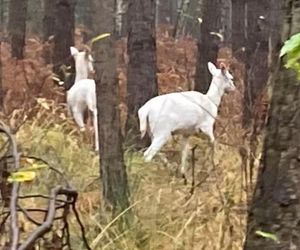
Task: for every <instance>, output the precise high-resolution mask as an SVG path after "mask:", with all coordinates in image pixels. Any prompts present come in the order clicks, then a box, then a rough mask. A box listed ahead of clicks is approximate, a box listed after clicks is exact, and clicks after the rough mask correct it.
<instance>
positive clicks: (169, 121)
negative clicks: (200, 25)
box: [138, 62, 235, 178]
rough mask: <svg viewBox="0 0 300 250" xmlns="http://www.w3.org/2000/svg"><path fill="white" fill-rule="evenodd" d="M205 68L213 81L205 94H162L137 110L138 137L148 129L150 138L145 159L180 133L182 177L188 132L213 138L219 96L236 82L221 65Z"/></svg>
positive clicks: (152, 155)
mask: <svg viewBox="0 0 300 250" xmlns="http://www.w3.org/2000/svg"><path fill="white" fill-rule="evenodd" d="M208 69H209V72H210V73H211V74H212V81H211V84H210V87H209V90H208V92H207V94H202V93H200V92H197V91H185V92H176V93H169V94H164V95H160V96H156V97H154V98H152V99H150V100H149V101H148V102H146V103H145V104H144V105H143V106H142V107H141V108H140V109H139V110H138V116H139V121H140V131H141V137H142V138H143V137H144V136H145V134H146V132H147V133H148V134H149V135H150V137H151V141H152V143H151V145H150V147H149V148H148V149H147V150H146V151H145V152H144V159H145V161H146V162H149V161H151V160H152V158H153V157H154V156H155V154H156V153H157V152H158V151H159V150H160V149H161V147H162V146H163V145H164V144H165V143H166V142H167V141H168V139H169V138H170V137H171V136H172V135H173V134H177V133H179V134H182V135H183V137H184V140H183V147H182V155H181V169H180V170H181V174H182V176H183V177H184V178H185V167H186V158H187V153H188V149H189V141H188V139H189V136H191V135H193V134H196V133H198V132H200V131H202V132H203V133H204V134H206V135H207V136H208V137H209V138H210V141H211V142H212V143H213V142H214V140H215V137H214V133H213V127H214V123H215V120H216V117H217V114H218V107H219V104H220V102H221V98H222V96H223V94H224V92H229V91H233V90H235V86H234V84H233V80H232V79H233V77H232V75H231V74H230V73H229V72H228V71H227V70H226V69H225V67H224V66H222V68H221V69H217V68H216V66H215V65H214V64H213V63H211V62H209V63H208Z"/></svg>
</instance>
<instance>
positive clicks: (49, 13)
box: [43, 0, 56, 41]
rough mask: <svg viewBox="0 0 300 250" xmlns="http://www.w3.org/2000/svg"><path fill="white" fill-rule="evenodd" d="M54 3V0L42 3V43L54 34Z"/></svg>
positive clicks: (46, 0)
mask: <svg viewBox="0 0 300 250" xmlns="http://www.w3.org/2000/svg"><path fill="white" fill-rule="evenodd" d="M55 2H56V0H45V1H44V18H43V37H44V41H47V40H48V38H49V37H50V36H52V35H54V34H55V6H56V5H55Z"/></svg>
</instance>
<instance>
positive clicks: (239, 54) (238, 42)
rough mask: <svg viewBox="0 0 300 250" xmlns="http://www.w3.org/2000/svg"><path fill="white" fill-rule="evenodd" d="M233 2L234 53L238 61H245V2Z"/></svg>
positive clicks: (239, 0)
mask: <svg viewBox="0 0 300 250" xmlns="http://www.w3.org/2000/svg"><path fill="white" fill-rule="evenodd" d="M231 2H232V18H231V20H232V42H231V45H232V52H233V56H235V57H236V58H237V59H238V60H240V61H242V62H244V61H245V53H244V48H245V46H246V44H245V43H246V37H245V35H246V31H245V28H246V27H245V17H246V16H245V0H231Z"/></svg>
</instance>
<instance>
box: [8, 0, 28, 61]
mask: <svg viewBox="0 0 300 250" xmlns="http://www.w3.org/2000/svg"><path fill="white" fill-rule="evenodd" d="M26 13H27V0H11V1H10V4H9V25H8V28H9V34H10V38H11V56H12V57H16V58H17V59H23V50H24V46H25V36H26Z"/></svg>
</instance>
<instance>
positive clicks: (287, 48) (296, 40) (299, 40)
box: [280, 33, 300, 57]
mask: <svg viewBox="0 0 300 250" xmlns="http://www.w3.org/2000/svg"><path fill="white" fill-rule="evenodd" d="M299 48H300V33H297V34H295V35H293V36H291V38H290V39H289V40H287V41H285V42H284V45H283V47H282V48H281V51H280V57H282V56H284V55H285V54H287V53H289V52H291V51H292V50H295V49H296V50H299Z"/></svg>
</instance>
